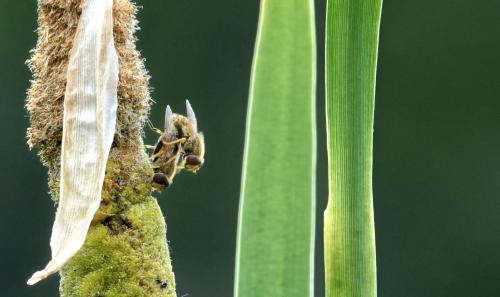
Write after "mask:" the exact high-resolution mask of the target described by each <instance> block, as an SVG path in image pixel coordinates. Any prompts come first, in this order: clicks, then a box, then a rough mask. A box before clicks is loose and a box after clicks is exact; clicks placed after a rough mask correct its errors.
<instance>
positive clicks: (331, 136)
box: [324, 0, 382, 297]
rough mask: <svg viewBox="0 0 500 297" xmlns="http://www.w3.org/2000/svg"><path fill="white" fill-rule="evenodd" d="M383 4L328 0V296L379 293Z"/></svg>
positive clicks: (364, 0) (360, 296)
mask: <svg viewBox="0 0 500 297" xmlns="http://www.w3.org/2000/svg"><path fill="white" fill-rule="evenodd" d="M381 6H382V0H328V1H327V23H326V116H327V137H328V139H327V144H328V170H329V198H328V206H327V208H326V210H325V228H324V241H325V277H326V290H325V292H326V296H327V297H373V296H376V295H377V284H376V262H375V230H374V219H373V194H372V154H373V113H374V98H375V75H376V65H377V49H378V35H379V24H380V13H381Z"/></svg>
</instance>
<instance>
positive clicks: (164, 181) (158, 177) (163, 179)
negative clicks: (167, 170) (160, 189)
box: [153, 172, 170, 187]
mask: <svg viewBox="0 0 500 297" xmlns="http://www.w3.org/2000/svg"><path fill="white" fill-rule="evenodd" d="M153 182H154V183H156V184H159V185H162V186H165V187H168V186H169V185H170V183H169V182H168V178H167V176H166V175H165V174H164V173H161V172H158V173H155V175H153Z"/></svg>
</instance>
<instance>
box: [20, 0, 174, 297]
mask: <svg viewBox="0 0 500 297" xmlns="http://www.w3.org/2000/svg"><path fill="white" fill-rule="evenodd" d="M136 10H137V9H136V7H135V5H134V4H132V3H131V2H130V1H129V0H114V6H113V19H114V28H113V31H114V38H115V46H116V49H117V53H118V56H119V63H120V64H119V66H120V67H119V72H120V74H119V76H120V77H119V86H118V101H119V106H118V118H117V126H116V134H115V137H114V143H113V147H112V149H111V151H110V156H109V160H108V164H107V168H106V177H105V181H104V186H103V192H102V201H101V205H100V209H99V211H98V214H99V216H100V217H101V218H100V219H99V220H96V221H95V222H94V224H93V225H92V226H91V227H90V229H89V232H88V234H87V238H86V241H85V244H84V246H83V247H82V249H81V250H80V251H79V252H78V253H77V254H76V255H75V256H74V257H73V258H72V259H71V260H70V261H69V262H68V263H67V264H66V265H65V266H64V267H63V269H62V270H61V286H60V293H61V296H64V297H70V296H71V297H84V296H85V297H88V296H107V297H110V296H113V297H115V296H123V297H125V296H164V297H174V296H176V293H175V278H174V274H173V272H172V266H171V261H170V255H169V251H168V247H167V243H166V238H165V234H166V226H165V222H164V218H163V215H162V213H161V210H160V209H159V207H158V204H157V202H156V200H155V199H154V198H152V197H151V192H152V188H151V176H152V169H151V166H150V163H149V160H148V158H147V156H146V155H145V153H144V149H143V142H142V138H141V137H142V136H141V131H142V127H143V125H144V121H145V120H146V116H147V114H148V112H149V108H150V106H149V105H150V96H149V90H148V79H149V77H148V75H147V72H146V70H145V68H144V65H143V62H142V59H141V57H140V54H139V52H138V51H137V50H136V48H135V37H134V33H135V30H136V28H137V21H136V19H135V14H136ZM38 13H39V18H38V25H39V28H38V43H37V46H36V48H35V50H34V51H33V55H32V57H31V59H30V61H29V66H30V68H31V70H32V72H33V82H32V85H31V87H30V89H29V91H28V102H27V110H28V112H29V113H30V120H31V127H30V128H29V129H28V143H29V144H30V146H31V147H33V146H36V147H37V148H39V155H40V158H41V160H42V162H43V163H44V164H45V165H46V166H47V167H48V169H49V187H50V189H51V192H52V196H53V198H54V200H55V201H57V200H58V190H59V186H58V184H59V166H60V151H61V133H62V120H63V100H64V91H65V85H66V70H67V65H68V58H69V52H70V50H71V47H72V42H73V38H74V36H75V31H76V28H77V25H78V19H79V16H80V13H81V0H71V1H68V0H38ZM82 145H85V144H82ZM99 216H97V217H99Z"/></svg>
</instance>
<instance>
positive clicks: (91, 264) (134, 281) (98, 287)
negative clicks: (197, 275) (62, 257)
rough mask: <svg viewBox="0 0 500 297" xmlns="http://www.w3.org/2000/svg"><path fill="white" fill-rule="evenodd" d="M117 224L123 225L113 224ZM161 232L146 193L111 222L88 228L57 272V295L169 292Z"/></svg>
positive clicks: (171, 287) (169, 270)
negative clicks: (77, 249)
mask: <svg viewBox="0 0 500 297" xmlns="http://www.w3.org/2000/svg"><path fill="white" fill-rule="evenodd" d="M122 219H123V220H126V222H125V223H124V222H120V221H121V220H122ZM120 224H122V225H126V226H123V228H117V225H120ZM165 232H166V227H165V223H164V220H163V216H162V214H161V211H160V209H159V207H158V204H157V202H156V200H155V199H154V198H152V197H147V198H146V199H145V200H144V201H143V202H141V203H138V204H135V205H133V206H132V207H131V208H130V209H129V210H127V211H125V212H123V213H122V214H121V217H120V218H119V219H118V220H117V222H115V223H109V222H107V223H98V224H95V225H93V226H91V228H90V230H89V233H88V235H87V239H86V242H85V245H84V247H83V248H82V249H81V250H80V252H78V254H77V255H76V256H75V257H73V259H72V260H71V261H70V262H69V263H68V264H67V265H66V266H65V267H64V268H63V270H62V271H61V295H62V296H65V297H83V296H85V297H93V296H95V297H98V296H99V297H100V296H102V297H104V296H105V297H115V296H129V297H130V296H169V297H170V296H175V278H174V275H173V273H172V268H171V265H170V260H169V251H168V248H167V245H166V244H165V240H164V234H165Z"/></svg>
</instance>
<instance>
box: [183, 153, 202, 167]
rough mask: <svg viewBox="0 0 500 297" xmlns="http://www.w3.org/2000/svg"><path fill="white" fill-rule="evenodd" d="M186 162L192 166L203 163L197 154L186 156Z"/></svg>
mask: <svg viewBox="0 0 500 297" xmlns="http://www.w3.org/2000/svg"><path fill="white" fill-rule="evenodd" d="M186 164H187V165H191V166H198V165H200V164H201V160H200V158H198V157H197V156H195V155H188V156H187V157H186Z"/></svg>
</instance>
